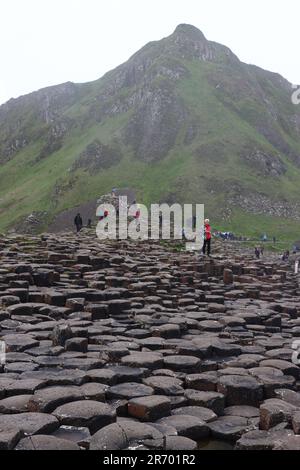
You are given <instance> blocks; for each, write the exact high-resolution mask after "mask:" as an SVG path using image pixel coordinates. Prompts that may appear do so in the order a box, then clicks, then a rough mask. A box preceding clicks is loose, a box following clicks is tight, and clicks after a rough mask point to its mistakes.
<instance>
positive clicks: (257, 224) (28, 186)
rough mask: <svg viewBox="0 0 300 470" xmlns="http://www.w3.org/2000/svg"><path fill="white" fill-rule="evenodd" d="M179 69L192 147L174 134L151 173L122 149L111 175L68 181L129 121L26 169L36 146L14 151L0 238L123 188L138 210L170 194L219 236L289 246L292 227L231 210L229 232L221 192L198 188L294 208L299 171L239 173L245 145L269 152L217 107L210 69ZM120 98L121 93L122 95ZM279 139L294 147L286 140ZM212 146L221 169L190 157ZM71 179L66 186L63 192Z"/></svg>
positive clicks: (95, 131)
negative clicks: (29, 217) (215, 184)
mask: <svg viewBox="0 0 300 470" xmlns="http://www.w3.org/2000/svg"><path fill="white" fill-rule="evenodd" d="M185 66H187V67H188V68H189V70H190V72H191V75H190V78H186V79H184V80H183V81H182V82H180V84H179V87H178V93H179V94H180V96H181V97H182V98H183V99H184V101H185V103H186V105H188V107H189V109H190V111H191V113H192V115H193V116H194V119H195V120H196V121H197V122H200V123H201V139H200V140H196V141H194V142H192V144H191V145H189V146H186V145H184V144H183V133H182V135H180V136H179V138H178V141H177V145H176V146H175V147H174V149H173V150H172V151H171V152H170V153H169V155H168V156H167V157H166V158H165V159H164V160H162V161H160V162H158V163H156V164H153V163H152V164H151V165H148V164H146V163H144V162H142V161H140V160H137V159H135V158H134V157H133V156H132V153H131V151H130V149H128V148H127V149H125V148H123V152H124V154H125V157H124V159H123V160H122V161H121V162H120V163H119V164H118V165H116V166H115V167H112V168H110V169H108V170H105V171H101V172H99V173H97V174H94V175H92V176H91V175H89V174H88V173H85V172H83V171H80V172H77V173H76V175H75V176H74V175H71V174H70V171H69V169H70V167H71V165H72V163H73V162H74V160H75V159H76V158H77V157H78V155H79V154H80V153H81V152H82V151H83V150H84V148H85V147H86V146H87V145H88V144H89V143H90V142H91V141H93V140H94V139H96V138H99V139H100V140H101V141H102V142H104V143H106V142H107V143H109V142H110V140H112V139H113V138H114V137H117V136H118V134H119V132H120V130H121V129H122V127H123V126H124V124H125V123H126V121H127V119H128V117H129V116H128V115H126V114H124V115H119V116H118V117H115V118H113V119H109V120H106V121H105V123H104V124H98V125H94V126H93V127H91V128H89V129H88V130H87V131H82V130H81V129H80V128H79V127H76V128H75V129H74V130H73V131H72V133H71V134H70V135H69V136H68V138H67V139H66V141H65V145H64V146H63V148H62V149H61V150H60V151H58V152H56V153H54V154H52V155H51V156H50V157H48V158H46V159H45V160H42V161H40V162H39V163H33V162H34V159H35V158H36V156H37V154H38V153H39V151H40V149H41V147H42V143H41V141H39V140H38V139H37V141H36V143H35V144H34V145H32V146H30V147H28V148H26V149H25V150H24V151H21V152H20V153H19V154H18V155H17V156H16V157H15V158H14V159H13V160H12V161H10V162H9V163H7V164H6V165H4V166H2V167H1V168H0V230H4V229H6V228H7V227H8V226H9V225H11V224H13V223H15V222H16V221H17V220H18V219H19V218H20V217H21V216H24V215H26V214H28V213H30V212H31V211H34V210H37V211H44V210H46V211H48V212H49V217H51V216H53V215H54V214H55V213H58V212H60V211H61V210H63V209H67V208H70V207H73V206H74V205H76V204H79V203H82V202H85V201H88V200H90V199H93V198H94V197H97V196H99V195H101V194H103V193H105V192H107V191H109V190H110V189H111V188H112V187H113V186H118V187H125V186H129V187H133V188H135V189H136V191H137V194H138V197H139V199H140V200H143V201H144V202H145V203H146V204H150V203H151V202H157V201H159V199H160V198H162V197H163V196H164V195H165V194H167V193H170V192H171V193H172V192H174V193H177V194H178V197H179V199H180V200H181V201H182V202H198V203H204V204H205V205H206V209H207V211H208V213H209V214H210V216H211V218H212V219H215V222H216V226H217V228H220V229H228V230H232V231H235V232H236V233H241V234H250V235H255V236H259V235H260V234H261V233H262V232H264V231H266V232H267V233H268V234H270V235H271V234H272V235H273V234H274V235H276V236H277V237H279V238H282V237H285V238H287V239H289V240H291V241H293V240H295V239H298V238H300V223H296V222H294V221H289V222H288V224H289V231H288V233H287V231H286V230H285V229H284V227H285V226H286V223H287V222H286V221H280V220H279V221H278V219H276V218H274V217H265V216H258V215H257V216H254V215H252V214H245V213H242V212H241V211H239V210H235V211H234V212H233V215H232V219H231V221H230V223H229V224H225V223H224V222H222V221H221V217H220V211H219V208H220V206H221V205H222V202H223V199H224V196H225V193H224V192H222V190H221V191H218V193H216V192H215V191H214V190H213V189H212V191H214V192H209V193H208V190H207V187H206V185H205V182H206V181H207V180H209V179H215V180H217V181H218V180H219V181H222V183H224V182H228V185H230V184H231V183H230V182H231V181H232V180H237V181H240V182H241V183H242V185H243V186H244V187H246V188H249V191H251V188H254V189H255V190H256V191H263V192H266V193H268V194H269V195H270V196H271V197H278V196H281V197H286V198H287V199H289V200H291V199H292V200H293V199H295V200H297V199H298V198H299V196H300V190H299V184H298V183H299V181H300V170H299V169H297V168H296V167H294V166H293V165H292V164H291V163H290V162H289V161H288V160H287V159H285V163H286V164H287V166H288V171H287V173H286V175H285V176H283V177H282V178H281V179H280V181H279V182H278V181H277V180H276V181H275V180H274V179H273V178H268V179H266V178H263V177H258V176H257V175H256V174H255V173H254V172H251V171H250V170H249V168H248V167H246V166H244V165H243V164H242V163H241V161H240V159H239V157H238V150H239V149H240V148H241V146H242V145H243V142H245V140H246V141H248V140H251V141H254V142H257V144H259V145H260V147H265V148H266V149H267V150H268V149H269V150H271V149H272V146H271V145H270V143H268V142H267V141H266V140H265V139H264V138H263V137H262V136H261V135H260V134H259V133H258V132H257V131H256V130H255V129H254V128H253V127H252V126H251V125H250V124H249V123H248V122H246V121H245V120H242V119H241V118H240V116H239V115H238V114H236V113H235V112H234V111H233V110H230V108H229V107H227V106H225V105H224V104H222V103H221V101H220V100H219V99H218V96H217V93H216V90H215V89H214V87H213V86H212V85H210V84H209V81H208V79H207V77H208V74H211V73H212V72H213V68H214V67H215V65H213V64H208V63H207V64H205V63H201V64H199V62H197V63H194V62H188V63H185ZM101 86H102V84H101V81H97V82H94V83H93V84H89V85H88V86H87V88H86V89H88V93H86V94H84V98H83V99H82V100H81V101H79V102H78V103H76V105H74V106H72V107H71V108H69V109H67V110H66V116H68V117H72V118H74V117H75V118H76V117H78V116H80V115H82V114H84V112H85V110H86V109H87V107H88V104H89V103H90V102H92V100H93V98H94V96H96V95H97V94H98V93H99V90H100V89H101ZM270 86H272V85H270ZM273 88H274V87H273ZM123 93H126V90H124V91H123ZM240 106H241V107H245V103H240ZM256 111H257V110H256ZM287 138H288V139H289V141H291V143H292V144H293V145H294V146H295V145H297V144H295V142H294V140H293V139H292V138H291V137H290V136H288V137H287ZM214 142H217V143H218V142H223V143H224V148H225V151H224V152H225V153H224V155H223V159H224V161H219V160H218V159H216V155H214V152H213V150H212V151H211V155H205V158H203V159H201V153H200V157H196V156H195V155H194V153H195V150H196V149H197V148H198V147H199V146H200V145H201V146H203V145H207V146H208V148H212V149H213V148H214V147H213V145H211V144H213V143H214ZM225 144H226V145H225ZM299 148H300V146H299ZM220 169H222V174H221V175H220ZM74 178H75V181H73V182H74V186H73V187H70V184H72V180H74ZM56 184H59V185H60V186H61V187H64V188H66V189H65V190H64V191H63V192H62V194H61V196H60V197H59V198H58V199H57V200H55V198H54V196H53V188H54V186H55V185H56Z"/></svg>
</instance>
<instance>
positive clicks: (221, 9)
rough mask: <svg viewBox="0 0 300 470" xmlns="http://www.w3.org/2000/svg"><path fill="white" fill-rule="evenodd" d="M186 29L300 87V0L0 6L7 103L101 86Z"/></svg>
mask: <svg viewBox="0 0 300 470" xmlns="http://www.w3.org/2000/svg"><path fill="white" fill-rule="evenodd" d="M179 23H190V24H193V25H194V26H196V27H198V28H199V29H201V30H202V31H203V33H204V34H205V36H206V37H207V38H208V39H210V40H214V41H216V42H220V43H222V44H225V45H226V46H228V47H230V48H231V49H232V50H233V52H235V53H236V54H237V55H238V56H239V58H240V59H241V60H243V61H244V62H248V63H253V64H256V65H259V66H261V67H263V68H265V69H268V70H272V71H274V72H279V73H281V74H282V75H283V76H284V77H286V78H287V79H288V80H290V81H291V82H292V83H295V84H299V83H300V66H299V62H300V58H299V44H300V1H299V0H0V103H3V102H5V101H7V100H8V99H9V98H11V97H18V96H19V95H22V94H25V93H29V92H31V91H34V90H37V89H39V88H42V87H45V86H49V85H55V84H58V83H63V82H66V81H74V82H86V81H91V80H96V79H97V78H99V77H101V76H102V75H103V74H104V73H105V72H107V71H108V70H110V69H112V68H114V67H116V66H117V65H119V64H120V63H122V62H124V61H125V60H127V59H128V58H129V56H131V55H132V54H133V53H134V52H136V51H137V50H138V49H139V48H140V47H142V46H143V45H144V44H145V43H147V42H149V41H152V40H156V39H161V38H162V37H165V36H168V35H169V34H171V33H172V32H173V30H174V29H175V27H176V26H177V24H179Z"/></svg>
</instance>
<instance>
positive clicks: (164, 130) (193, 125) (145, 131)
mask: <svg viewBox="0 0 300 470" xmlns="http://www.w3.org/2000/svg"><path fill="white" fill-rule="evenodd" d="M291 94H292V88H291V84H290V83H289V82H287V81H286V80H285V79H284V78H282V77H281V76H280V75H277V74H274V73H271V72H267V71H265V70H262V69H260V68H258V67H256V66H253V65H247V64H244V63H242V62H240V61H239V59H238V58H237V57H236V56H235V55H234V54H233V53H232V52H231V51H230V50H229V49H228V48H226V47H225V46H222V45H220V44H217V43H214V42H211V41H208V40H207V39H206V38H205V36H204V35H203V34H202V32H201V31H199V30H198V29H196V28H195V27H193V26H190V25H179V26H178V27H177V28H176V30H175V31H174V33H173V34H172V35H171V36H169V37H167V38H165V39H162V40H161V41H157V42H151V43H149V44H147V45H146V46H145V47H144V48H142V49H141V50H140V51H138V52H137V53H136V54H135V55H134V56H132V57H131V58H130V59H129V60H128V61H127V62H126V63H124V64H122V65H120V66H119V67H117V68H116V69H115V70H113V71H111V72H109V73H107V74H106V75H105V76H104V77H102V78H101V79H100V80H97V81H95V82H92V83H87V84H73V83H66V84H63V85H58V86H55V87H50V88H46V89H43V90H40V91H38V92H35V93H32V94H30V95H27V96H23V97H20V98H18V99H13V100H10V101H9V102H7V103H6V104H4V105H2V106H1V107H0V228H1V229H7V228H10V227H13V226H19V225H20V224H21V225H22V222H23V221H24V218H28V216H30V215H31V214H32V213H33V214H39V215H40V222H41V223H40V225H39V227H40V229H42V228H45V227H47V226H48V225H49V223H51V222H53V219H55V217H56V215H57V214H59V213H61V212H63V211H65V210H68V209H71V208H72V207H75V206H77V205H79V204H87V203H89V202H90V201H94V200H95V199H96V198H97V196H99V194H103V193H106V192H107V191H109V190H110V189H111V188H112V187H126V188H133V189H134V190H135V191H136V193H137V197H138V198H139V199H140V200H143V201H144V202H145V203H147V204H149V203H150V202H158V201H168V202H172V201H178V202H180V201H181V202H198V203H205V204H206V208H207V211H208V212H209V213H210V214H211V217H213V218H214V220H215V221H216V222H217V223H218V224H219V226H220V227H221V226H222V227H227V226H229V227H230V228H231V229H234V230H240V231H252V232H254V231H256V230H257V231H258V232H260V231H261V230H268V231H271V230H272V232H274V233H276V234H277V235H280V234H281V233H282V230H283V225H284V224H286V221H285V220H284V219H290V230H291V231H292V232H293V234H292V237H295V235H296V233H297V232H298V229H300V222H298V221H299V220H300V205H299V202H298V201H299V199H300V198H299V196H300V185H299V183H300V106H296V105H293V104H292V102H291Z"/></svg>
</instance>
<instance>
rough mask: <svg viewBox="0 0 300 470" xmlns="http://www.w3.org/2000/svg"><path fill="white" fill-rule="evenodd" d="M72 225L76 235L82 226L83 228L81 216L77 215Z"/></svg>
mask: <svg viewBox="0 0 300 470" xmlns="http://www.w3.org/2000/svg"><path fill="white" fill-rule="evenodd" d="M74 225H75V227H76V230H77V233H78V232H80V230H81V229H82V226H83V222H82V218H81V215H80V214H79V212H78V214H77V215H76V217H75V219H74Z"/></svg>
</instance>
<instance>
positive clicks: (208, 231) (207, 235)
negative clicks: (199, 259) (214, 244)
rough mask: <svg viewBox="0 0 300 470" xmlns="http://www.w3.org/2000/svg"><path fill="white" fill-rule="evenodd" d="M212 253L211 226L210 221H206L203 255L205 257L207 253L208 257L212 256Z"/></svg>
mask: <svg viewBox="0 0 300 470" xmlns="http://www.w3.org/2000/svg"><path fill="white" fill-rule="evenodd" d="M210 251H211V226H210V222H209V219H205V221H204V243H203V248H202V253H203V254H204V255H205V253H206V252H207V256H210Z"/></svg>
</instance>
